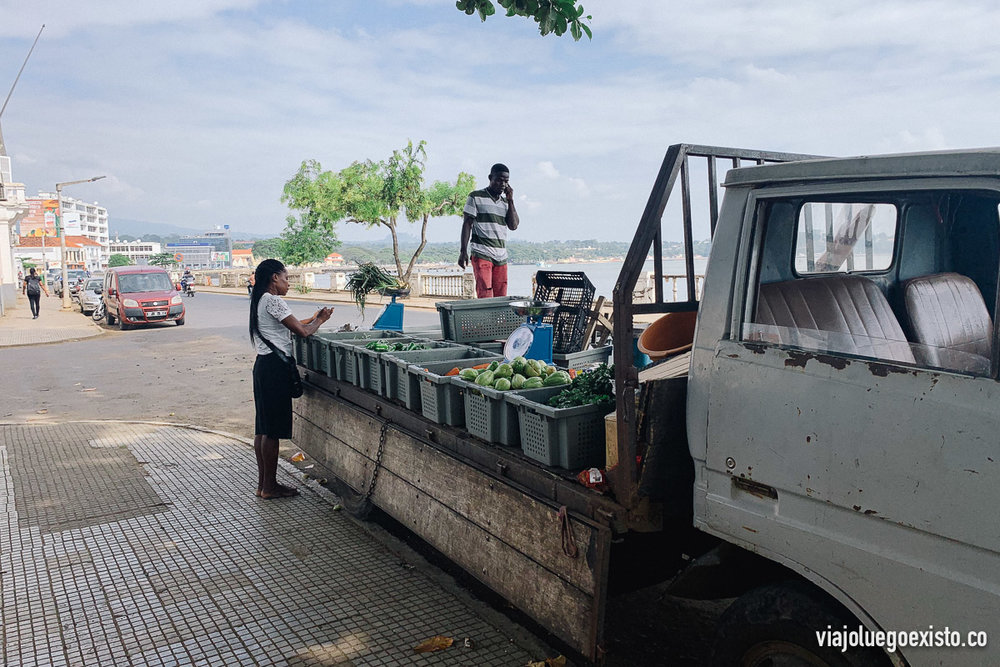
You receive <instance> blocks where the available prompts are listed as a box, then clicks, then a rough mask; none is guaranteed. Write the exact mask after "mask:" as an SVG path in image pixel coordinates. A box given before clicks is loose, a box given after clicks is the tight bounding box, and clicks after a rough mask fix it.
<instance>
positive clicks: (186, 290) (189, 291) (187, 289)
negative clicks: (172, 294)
mask: <svg viewBox="0 0 1000 667" xmlns="http://www.w3.org/2000/svg"><path fill="white" fill-rule="evenodd" d="M181 294H183V295H184V296H194V277H193V276H192V277H191V278H181Z"/></svg>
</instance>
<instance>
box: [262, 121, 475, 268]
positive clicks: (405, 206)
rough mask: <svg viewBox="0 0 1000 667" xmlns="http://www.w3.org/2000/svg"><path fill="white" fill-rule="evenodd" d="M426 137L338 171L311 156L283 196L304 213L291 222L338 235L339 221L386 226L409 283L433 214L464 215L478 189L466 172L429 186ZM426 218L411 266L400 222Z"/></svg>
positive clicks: (290, 182) (290, 224) (422, 220)
mask: <svg viewBox="0 0 1000 667" xmlns="http://www.w3.org/2000/svg"><path fill="white" fill-rule="evenodd" d="M425 145H426V142H424V141H421V142H420V143H418V144H417V145H414V144H413V142H412V141H410V142H407V145H406V148H403V149H402V150H395V151H393V152H392V155H391V156H390V157H389V158H388V159H386V160H382V161H379V162H373V161H372V160H365V161H363V162H354V163H352V164H351V165H350V166H349V167H347V168H345V169H342V170H341V171H339V172H336V173H334V172H331V171H323V168H322V166H321V165H320V163H319V162H317V161H316V160H306V161H305V162H303V163H302V166H300V167H299V171H298V173H296V174H295V176H293V177H292V178H291V179H290V180H289V181H288V182H287V183H285V189H284V194H283V195H282V197H281V201H282V202H284V203H287V204H288V207H289V208H290V209H292V210H294V211H298V212H299V217H298V219H297V220H296V219H295V218H294V217H292V216H289V218H288V225H289V227H290V228H291V227H293V226H296V227H297V228H298V229H301V230H307V229H309V230H321V231H323V232H324V233H326V234H328V235H330V236H331V237H332V236H333V232H334V228H335V227H336V225H337V223H338V222H341V221H345V222H353V223H357V224H361V225H364V226H365V227H367V228H369V229H372V228H376V227H385V228H386V229H388V230H389V234H390V236H391V238H392V250H393V260H394V262H395V264H396V275H398V276H399V277H400V278H401V279H402V280H403V282H405V283H409V281H410V274H411V273H412V272H413V266H414V264H416V261H417V258H418V257H419V256H420V253H421V252H423V249H424V247H425V246H426V245H427V225H428V223H429V221H430V219H431V218H435V217H440V216H447V215H460V214H461V212H462V206H463V204H464V203H465V199H466V197H467V196H468V194H469V192H471V191H472V190H474V189H475V179H474V178H473V177H472V175H471V174H467V173H464V172H461V173H459V174H458V176H457V178H456V179H455V182H454V184H452V183H450V182H444V181H437V182H435V183H434V184H433V185H431V186H430V187H427V188H425V187H424V160H425V159H426V157H427V153H426V151H425V149H424V146H425ZM404 216H405V218H406V220H407V221H409V222H411V223H412V222H416V221H417V220H419V221H420V222H421V228H420V243H419V245H418V246H417V247H416V249H415V250H414V251H413V254H412V255H411V257H410V260H409V263H408V264H407V267H406V269H405V270H404V269H403V262H402V260H401V259H400V245H399V235H398V229H399V221H400V218H401V217H404Z"/></svg>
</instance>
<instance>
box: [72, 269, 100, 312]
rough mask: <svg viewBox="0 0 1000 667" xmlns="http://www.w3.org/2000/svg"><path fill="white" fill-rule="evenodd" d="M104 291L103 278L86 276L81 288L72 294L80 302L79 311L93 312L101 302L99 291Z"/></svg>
mask: <svg viewBox="0 0 1000 667" xmlns="http://www.w3.org/2000/svg"><path fill="white" fill-rule="evenodd" d="M103 291H104V278H88V279H87V282H85V283H84V284H83V289H82V290H80V291H79V292H77V293H76V294H74V295H73V298H74V299H75V300H76V301H77V303H79V304H80V312H81V313H83V314H84V315H87V314H88V313H92V312H94V309H95V308H97V304H99V303H100V302H101V292H103Z"/></svg>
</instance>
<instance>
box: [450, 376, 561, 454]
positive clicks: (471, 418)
mask: <svg viewBox="0 0 1000 667" xmlns="http://www.w3.org/2000/svg"><path fill="white" fill-rule="evenodd" d="M451 381H452V384H454V385H456V386H458V390H459V393H460V394H461V395H462V402H463V404H464V409H465V429H466V430H467V431H468V432H469V433H470V434H471V435H474V436H476V437H477V438H479V439H481V440H485V441H486V442H491V443H496V444H499V445H504V446H506V447H519V446H520V445H521V428H520V424H519V422H518V415H517V407H516V406H515V405H514V404H513V403H511V402H510V401H509V400H508V399H509V398H510V397H511V396H527V397H529V398H530V397H531V396H532V395H538V394H539V392H546V393H547V394H549V395H551V392H548V391H547V388H545V387H542V388H540V389H512V390H509V391H497V390H496V389H493V388H492V387H480V386H479V385H477V384H475V383H474V382H468V381H466V380H462V379H461V378H454V377H453V378H452V380H451Z"/></svg>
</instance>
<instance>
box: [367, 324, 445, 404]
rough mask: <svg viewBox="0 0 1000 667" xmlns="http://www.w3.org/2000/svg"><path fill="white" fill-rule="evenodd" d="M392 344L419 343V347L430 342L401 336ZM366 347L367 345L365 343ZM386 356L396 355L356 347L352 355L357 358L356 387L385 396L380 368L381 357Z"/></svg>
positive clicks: (383, 378) (382, 371) (394, 339)
mask: <svg viewBox="0 0 1000 667" xmlns="http://www.w3.org/2000/svg"><path fill="white" fill-rule="evenodd" d="M392 342H393V343H419V344H421V345H431V344H432V343H431V341H429V340H427V339H426V338H411V337H408V336H403V337H401V338H393V339H392ZM366 345H367V343H366ZM386 354H398V352H397V353H391V352H378V351H376V350H368V349H366V348H365V347H364V346H363V345H362V346H360V347H358V348H357V349H356V350H355V352H354V355H355V357H356V358H357V363H358V382H357V384H358V386H359V387H361V388H362V389H367V390H368V391H371V392H374V393H376V394H379V395H380V396H385V386H386V382H385V373H384V368H383V366H382V357H383V356H385V355H386Z"/></svg>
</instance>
